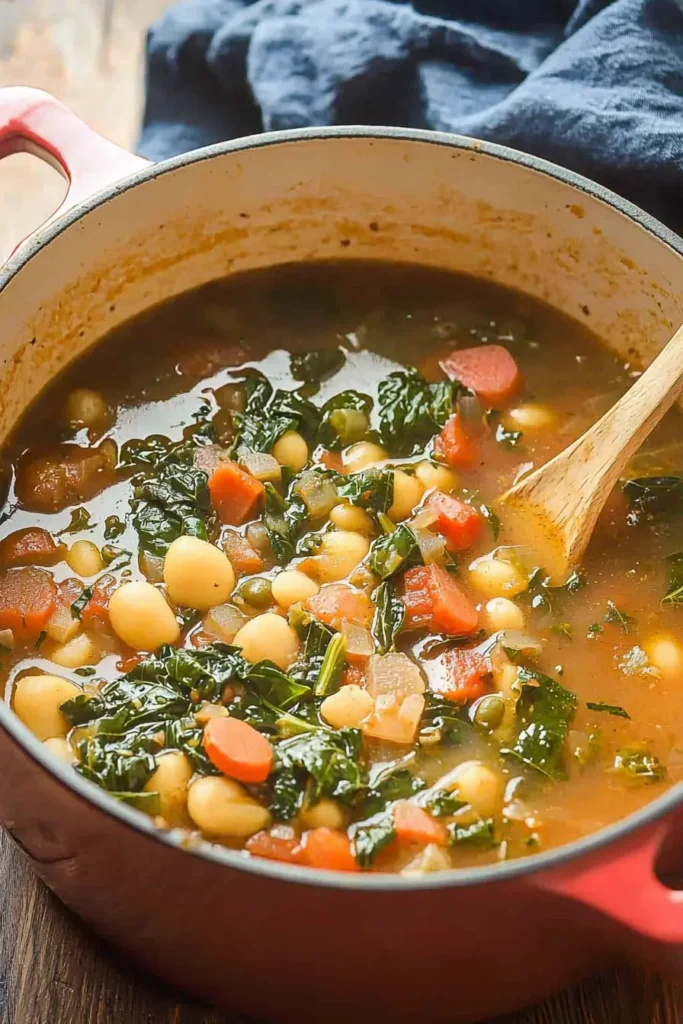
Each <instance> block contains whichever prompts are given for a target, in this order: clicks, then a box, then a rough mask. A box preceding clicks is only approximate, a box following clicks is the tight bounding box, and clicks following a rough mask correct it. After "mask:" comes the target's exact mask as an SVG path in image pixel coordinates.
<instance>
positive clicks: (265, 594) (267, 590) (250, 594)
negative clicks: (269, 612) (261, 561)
mask: <svg viewBox="0 0 683 1024" xmlns="http://www.w3.org/2000/svg"><path fill="white" fill-rule="evenodd" d="M239 596H240V597H241V598H242V600H243V601H246V603H247V604H250V605H251V606H252V608H258V609H259V611H260V610H261V609H263V608H268V607H269V605H271V604H272V603H273V585H272V583H271V582H270V580H267V579H264V577H263V576H254V578H253V579H250V580H245V582H244V583H243V584H242V586H241V587H240V589H239Z"/></svg>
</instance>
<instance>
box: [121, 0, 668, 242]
mask: <svg viewBox="0 0 683 1024" xmlns="http://www.w3.org/2000/svg"><path fill="white" fill-rule="evenodd" d="M146 87H147V88H146V105H145V112H144V123H143V129H142V135H141V139H140V144H139V150H140V152H141V153H143V154H144V155H145V156H147V157H149V158H150V159H152V160H159V159H163V158H165V157H168V156H172V155H174V154H177V153H180V152H183V151H185V150H189V149H194V148H196V147H198V146H204V145H208V144H209V143H213V142H219V141H222V140H224V139H232V138H236V137H238V136H241V135H248V134H253V133H256V132H260V131H270V130H274V129H280V128H295V127H303V126H309V125H330V124H376V125H380V124H384V125H402V126H409V127H419V128H435V129H439V130H441V131H453V132H459V133H461V134H464V135H472V136H476V137H478V138H482V139H488V140H492V141H495V142H501V143H505V144H508V145H510V146H514V147H516V148H517V149H523V150H526V151H527V152H530V153H535V154H538V155H539V156H544V157H546V158H548V159H550V160H554V161H556V162H557V163H561V164H564V165H565V166H567V167H571V168H573V169H574V170H577V171H580V172H581V173H583V174H587V175H588V176H589V177H591V178H594V179H596V180H598V181H601V182H602V183H603V184H605V185H607V186H608V187H610V188H613V189H615V190H616V191H617V192H620V193H621V194H622V195H625V196H627V197H629V198H631V199H633V200H634V201H635V202H637V203H639V204H640V205H641V206H643V207H645V208H646V209H648V210H650V211H651V212H653V213H654V214H655V215H657V216H659V217H661V219H663V220H665V221H667V222H668V223H669V224H670V225H671V226H672V227H674V228H677V229H678V230H679V231H680V230H683V0H415V2H414V3H413V4H412V5H410V4H407V3H401V2H394V0H255V2H254V0H183V2H181V3H178V4H177V6H175V7H172V8H171V9H170V10H169V11H168V12H167V13H166V15H165V16H164V17H162V18H161V20H160V21H159V22H158V23H157V24H156V25H154V26H153V28H152V29H151V30H150V33H149V38H148V45H147V73H146Z"/></svg>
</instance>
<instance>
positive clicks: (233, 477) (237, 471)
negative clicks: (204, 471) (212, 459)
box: [209, 462, 265, 526]
mask: <svg viewBox="0 0 683 1024" xmlns="http://www.w3.org/2000/svg"><path fill="white" fill-rule="evenodd" d="M209 493H210V494H211V501H212V504H213V506H214V508H215V509H216V511H217V512H218V517H219V519H220V520H221V522H222V523H227V524H228V525H230V526H241V525H242V523H246V521H247V520H248V519H250V518H251V517H252V516H253V514H254V512H255V510H256V507H257V505H258V504H259V502H260V501H261V499H262V498H263V495H264V493H265V488H264V486H263V484H262V483H261V481H260V480H257V479H256V477H254V476H252V475H251V473H247V472H246V471H245V470H244V469H242V468H241V467H240V466H238V465H237V463H236V462H222V463H221V464H220V465H219V466H218V467H217V468H216V469H215V470H214V472H213V473H212V474H211V476H210V477H209Z"/></svg>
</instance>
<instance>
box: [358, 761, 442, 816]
mask: <svg viewBox="0 0 683 1024" xmlns="http://www.w3.org/2000/svg"><path fill="white" fill-rule="evenodd" d="M425 786H426V783H425V781H424V779H421V778H420V776H419V775H415V774H413V772H411V771H410V769H409V768H395V767H394V766H393V765H392V766H390V767H389V768H387V769H384V770H383V771H382V772H381V773H380V774H379V775H377V776H375V778H374V779H373V780H372V785H371V788H370V789H369V790H368V792H367V795H366V797H365V800H364V802H363V815H364V817H368V818H369V817H373V816H374V815H376V814H379V813H380V812H381V811H383V810H385V808H386V807H387V806H388V805H389V804H392V803H394V802H395V801H396V800H407V799H408V798H409V797H411V796H414V795H415V794H416V793H419V792H421V791H422V790H423V789H424V788H425Z"/></svg>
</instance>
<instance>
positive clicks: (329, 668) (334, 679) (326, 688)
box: [313, 633, 346, 697]
mask: <svg viewBox="0 0 683 1024" xmlns="http://www.w3.org/2000/svg"><path fill="white" fill-rule="evenodd" d="M345 656H346V638H345V637H344V635H343V634H342V633H335V635H334V636H333V637H332V639H331V640H330V642H329V644H328V646H327V650H326V651H325V657H324V658H323V662H322V665H321V666H320V672H319V674H318V679H317V681H316V684H315V686H314V688H313V692H314V693H315V695H316V697H326V696H327V695H328V694H330V693H334V692H335V690H338V689H339V680H340V679H341V674H342V670H343V668H344V658H345Z"/></svg>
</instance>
